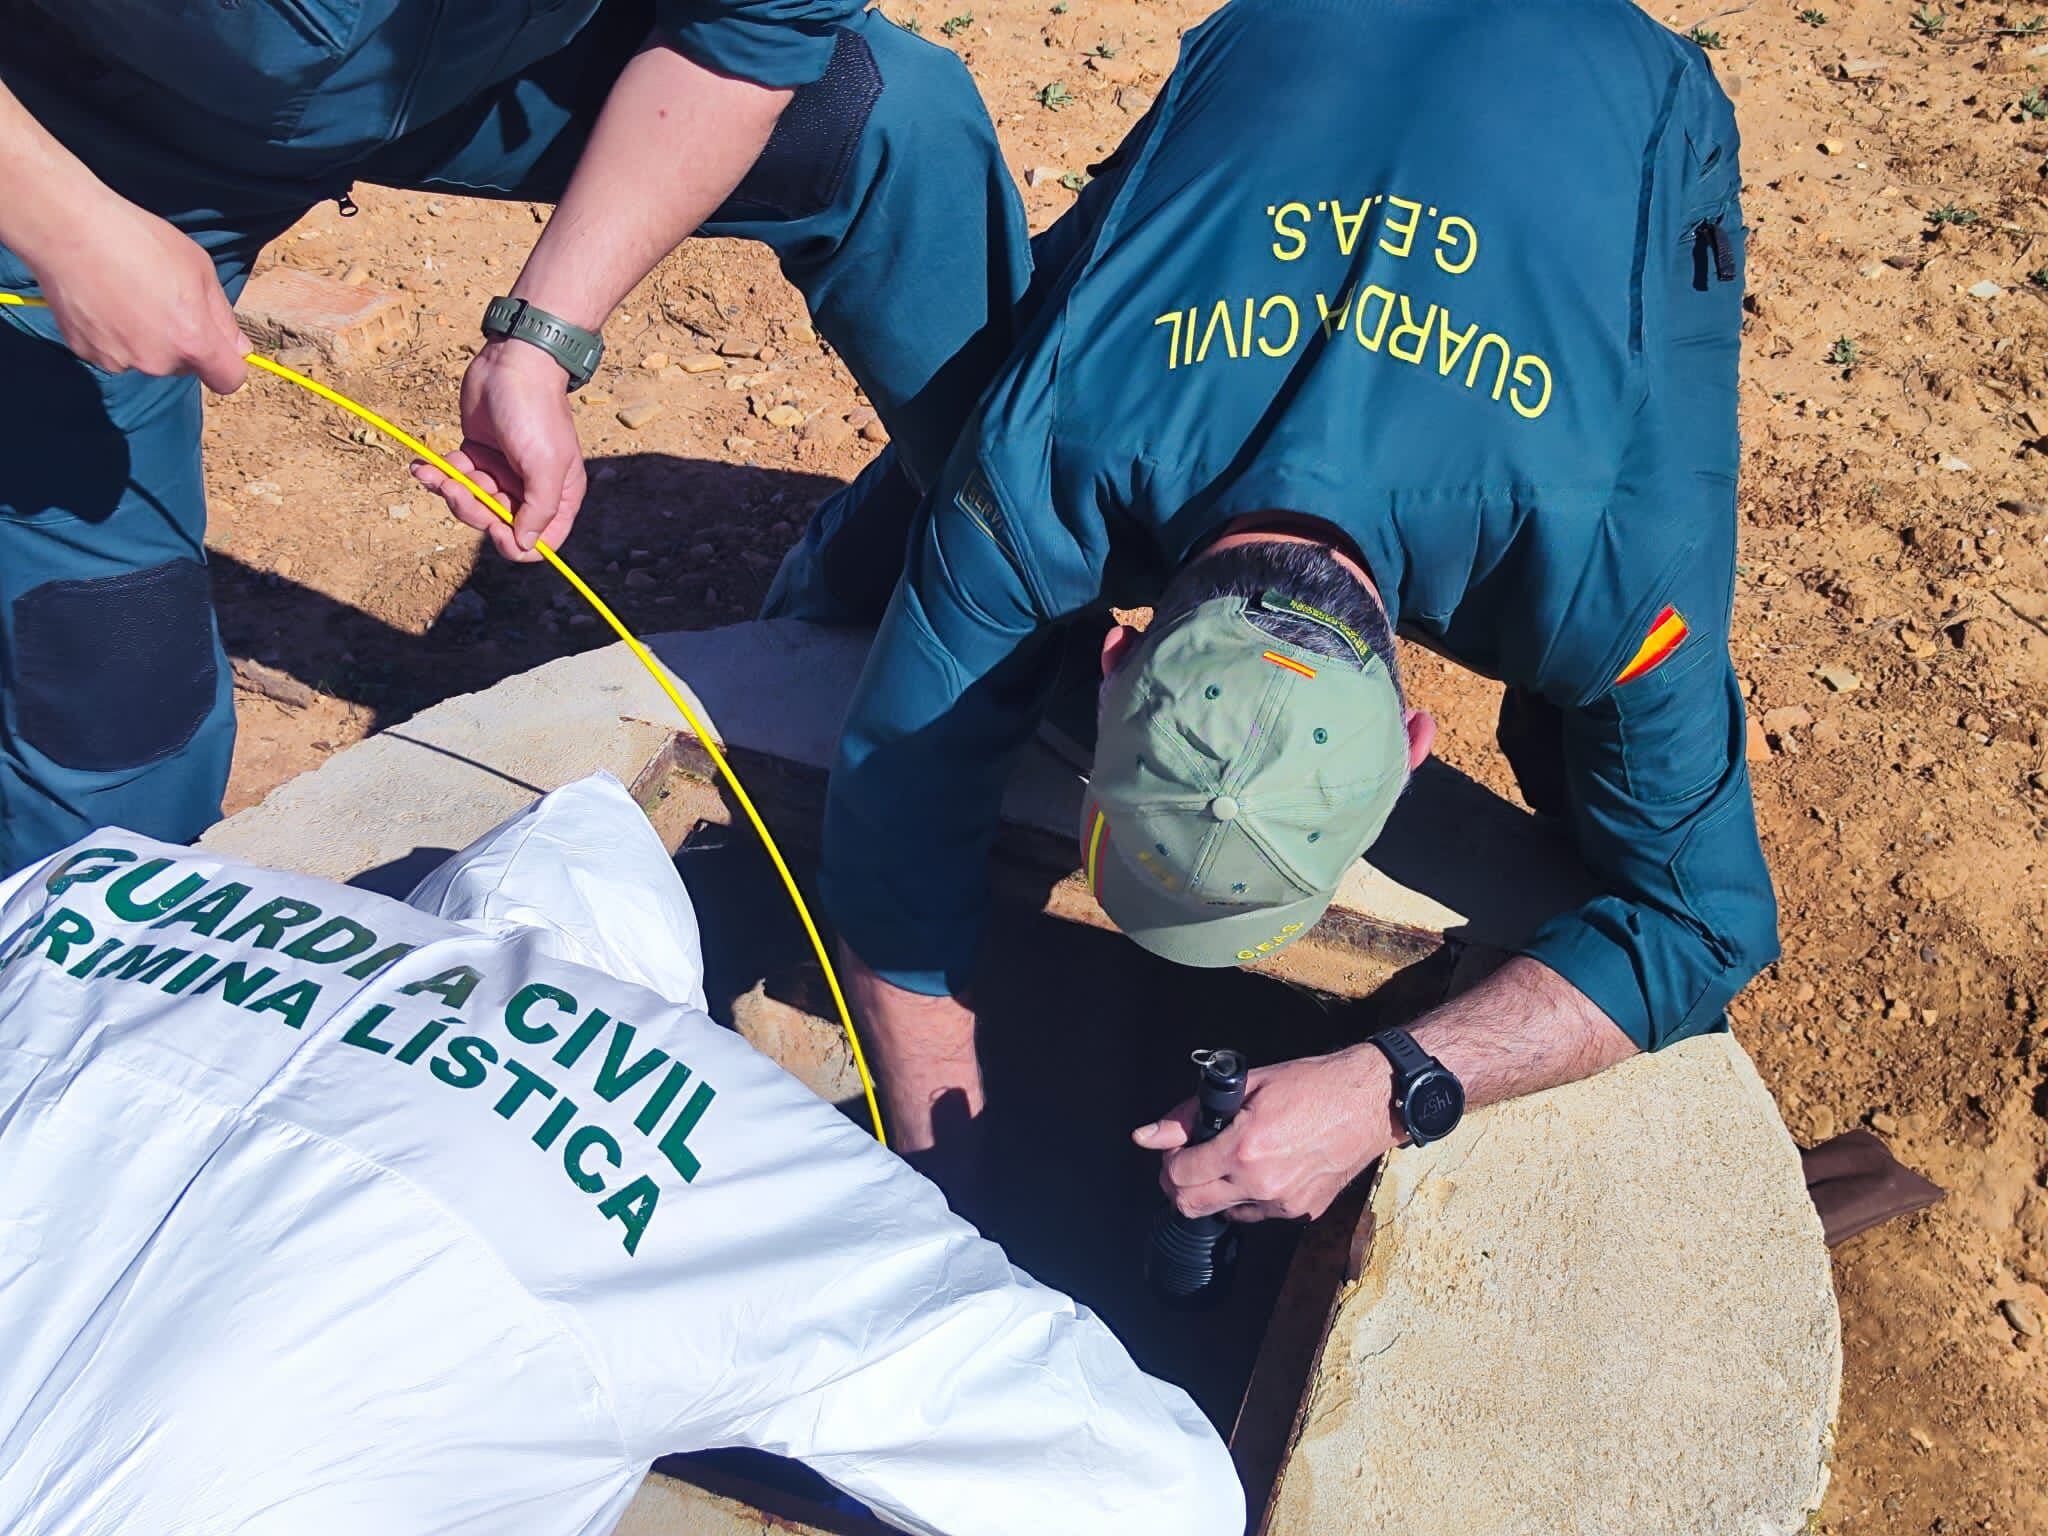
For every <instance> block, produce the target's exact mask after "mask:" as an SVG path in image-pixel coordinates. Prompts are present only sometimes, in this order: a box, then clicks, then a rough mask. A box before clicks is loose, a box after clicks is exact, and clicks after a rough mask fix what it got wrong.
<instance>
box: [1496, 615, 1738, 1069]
mask: <svg viewBox="0 0 2048 1536" xmlns="http://www.w3.org/2000/svg"><path fill="white" fill-rule="evenodd" d="M1680 663H1683V665H1680ZM1667 668H1670V669H1672V670H1671V675H1669V676H1666V675H1665V672H1666V670H1667ZM1744 730H1745V726H1744V720H1743V711H1742V695H1741V691H1740V689H1739V688H1738V687H1737V685H1736V680H1735V670H1734V667H1733V665H1732V663H1731V662H1730V661H1729V660H1728V655H1727V651H1726V649H1725V648H1716V647H1713V646H1712V645H1705V646H1701V647H1699V648H1698V650H1697V651H1696V652H1695V654H1694V655H1692V656H1686V655H1685V654H1684V653H1683V652H1681V653H1680V655H1679V656H1678V657H1677V658H1675V659H1674V661H1673V662H1672V663H1667V667H1660V668H1658V669H1657V670H1655V671H1652V672H1650V673H1648V674H1646V675H1645V676H1643V677H1641V678H1638V679H1636V680H1635V681H1633V682H1630V683H1625V684H1621V685H1620V686H1618V687H1616V688H1614V689H1612V690H1610V692H1609V693H1608V694H1607V695H1606V696H1605V697H1604V698H1601V699H1597V700H1595V701H1594V702H1593V703H1592V704H1590V705H1588V706H1586V707H1585V708H1582V709H1577V710H1567V711H1565V716H1564V758H1565V774H1566V779H1567V787H1568V792H1569V796H1570V801H1571V813H1570V814H1571V818H1572V830H1573V834H1574V836H1575V838H1576V841H1577V843H1578V847H1579V852H1580V854H1581V856H1582V857H1583V858H1584V859H1585V861H1586V863H1587V865H1588V866H1589V867H1590V868H1591V869H1592V871H1593V873H1594V875H1595V876H1596V877H1597V878H1598V879H1599V881H1600V882H1601V884H1602V885H1603V886H1604V887H1605V888H1606V893H1605V894H1603V895H1601V896H1599V897H1597V898H1595V899H1594V900H1592V901H1589V902H1587V903H1586V904H1585V905H1584V906H1582V907H1580V908H1579V909H1578V910H1577V911H1574V912H1570V913H1567V914H1565V915H1564V916H1562V917H1559V918H1556V919H1554V920H1552V921H1551V922H1550V923H1548V924H1547V925H1545V926H1544V928H1543V929H1542V930H1541V931H1539V932H1538V933H1537V934H1536V936H1535V937H1534V938H1533V939H1532V940H1531V941H1530V942H1529V944H1528V945H1527V946H1526V947H1525V949H1524V951H1523V952H1524V953H1526V954H1528V955H1530V956H1532V957H1534V958H1535V959H1537V960H1540V961H1542V962H1543V963H1544V964H1546V965H1548V966H1550V967H1551V968H1552V969H1553V970H1555V971H1557V972H1558V973H1559V974H1560V975H1562V976H1563V977H1564V978H1565V979H1566V980H1568V981H1570V982H1571V983H1572V984H1573V985H1574V986H1576V987H1577V988H1578V989H1579V990H1580V991H1581V992H1584V993H1585V994H1586V996H1588V997H1589V998H1591V999H1592V1000H1593V1002H1594V1003H1596V1004H1597V1005H1598V1006H1599V1007H1600V1009H1601V1011H1602V1012H1604V1013H1605V1014H1606V1015H1607V1016H1608V1017H1609V1018H1610V1019H1612V1020H1613V1021H1614V1022H1615V1023H1616V1024H1617V1025H1618V1026H1619V1027H1620V1028H1621V1030H1622V1031H1623V1033H1625V1034H1626V1035H1628V1037H1629V1038H1630V1039H1631V1040H1633V1041H1635V1043H1636V1044H1637V1045H1638V1046H1640V1047H1642V1048H1643V1049H1644V1050H1656V1049H1657V1048H1659V1047H1660V1046H1665V1045H1670V1044H1671V1043H1673V1042H1674V1041H1677V1040H1682V1039H1684V1038H1686V1037H1687V1036H1689V1035H1695V1034H1699V1033H1700V1032H1702V1031H1704V1030H1708V1029H1711V1028H1714V1027H1715V1026H1716V1025H1717V1024H1718V1023H1719V1022H1720V1019H1721V1010H1722V1009H1723V1008H1725V1007H1726V1006H1727V1004H1728V1001H1729V999H1731V998H1732V997H1734V996H1735V994H1736V993H1737V992H1739V991H1740V990H1741V989H1742V987H1743V986H1744V985H1745V984H1746V983H1747V982H1748V981H1749V980H1750V978H1751V977H1753V976H1755V975H1756V973H1757V972H1758V971H1760V970H1762V969H1763V967H1765V966H1766V965H1768V964H1770V963H1771V961H1773V960H1775V959H1776V958H1777V955H1778V909H1777V901H1776V899H1775V897H1774V896H1773V895H1772V893H1771V879H1770V872H1769V870H1768V869H1766V868H1765V865H1764V858H1763V850H1762V848H1761V847H1760V846H1759V844H1758V842H1757V833H1756V813H1755V809H1754V807H1753V805H1752V804H1751V800H1750V789H1749V771H1748V768H1747V765H1746V764H1745V761H1744V756H1743V748H1744Z"/></svg>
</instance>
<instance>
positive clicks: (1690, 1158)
mask: <svg viewBox="0 0 2048 1536" xmlns="http://www.w3.org/2000/svg"><path fill="white" fill-rule="evenodd" d="M1371 1214H1372V1218H1373V1222H1374V1225H1373V1228H1372V1234H1371V1239H1370V1243H1369V1245H1368V1247H1367V1249H1366V1253H1365V1257H1364V1264H1363V1270H1362V1272H1361V1273H1360V1275H1359V1278H1358V1279H1357V1280H1356V1281H1355V1282H1354V1283H1353V1284H1351V1285H1350V1286H1349V1287H1348V1288H1347V1289H1346V1290H1345V1291H1344V1292H1343V1294H1342V1295H1341V1297H1340V1299H1339V1301H1338V1304H1337V1308H1336V1313H1335V1317H1334V1321H1333V1322H1332V1325H1331V1328H1330V1332H1329V1335H1328V1338H1327V1340H1326V1341H1325V1343H1324V1345H1323V1348H1322V1353H1321V1357H1320V1360H1319V1362H1318V1364H1317V1367H1316V1369H1315V1371H1314V1373H1313V1375H1312V1378H1311V1382H1310V1386H1309V1393H1308V1396H1307V1398H1306V1400H1305V1401H1304V1403H1303V1407H1302V1413H1301V1418H1300V1420H1299V1426H1298V1429H1297V1434H1296V1438H1295V1441H1294V1444H1293V1446H1292V1447H1291V1449H1290V1451H1289V1453H1288V1455H1287V1457H1286V1460H1285V1463H1284V1465H1283V1467H1282V1469H1281V1473H1280V1477H1279V1480H1278V1483H1277V1485H1276V1487H1275V1489H1274V1495H1273V1502H1272V1505H1271V1506H1270V1509H1269V1514H1268V1518H1267V1520H1266V1523H1265V1526H1264V1530H1265V1531H1266V1532H1268V1533H1275V1536H1311V1533H1313V1536H1345V1533H1350V1532H1357V1533H1360V1536H1364V1533H1367V1532H1370V1533H1372V1536H1435V1533H1438V1532H1443V1531H1458V1532H1462V1533H1467V1536H1534V1533H1539V1532H1540V1533H1542V1536H1610V1533H1611V1536H1640V1533H1643V1532H1665V1531H1672V1532H1677V1531H1682V1532H1685V1533H1686V1536H1792V1533H1794V1532H1803V1531H1805V1530H1806V1529H1807V1528H1808V1516H1809V1514H1810V1513H1811V1512H1812V1511H1813V1510H1815V1509H1817V1508H1818V1507H1819V1505H1820V1500H1821V1494H1822V1492H1823V1490H1824V1489H1825V1488H1826V1486H1827V1475H1828V1474H1827V1464H1828V1452H1829V1447H1830V1444H1831V1442H1832V1440H1833V1436H1834V1420H1835V1411H1836V1406H1837V1402H1838V1398H1839V1395H1840V1388H1841V1362H1842V1355H1841V1329H1840V1320H1839V1318H1838V1317H1837V1315H1836V1310H1835V1297H1834V1290H1833V1286H1832V1281H1831V1273H1830V1269H1829V1263H1828V1254H1827V1248H1826V1245H1825V1244H1824V1242H1823V1241H1822V1237H1821V1228H1820V1221H1819V1218H1818V1217H1817V1216H1816V1215H1815V1214H1814V1210H1813V1206H1812V1203H1811V1202H1810V1200H1809V1199H1808V1198H1807V1194H1806V1189H1805V1183H1804V1180H1803V1178H1802V1176H1801V1173H1800V1167H1799V1156H1798V1149H1797V1148H1796V1147H1795V1146H1794V1145H1793V1143H1792V1139H1791V1137H1790V1136H1789V1135H1787V1134H1786V1131H1785V1128H1784V1126H1783V1124H1782V1123H1781V1122H1780V1120H1779V1118H1778V1112H1777V1108H1776V1106H1775V1105H1774V1104H1773V1103H1772V1101H1771V1097H1770V1094H1769V1093H1768V1092H1767V1091H1766V1090H1765V1088H1764V1086H1763V1083H1762V1082H1761V1081H1760V1080H1759V1079H1758V1077H1757V1075H1756V1070H1755V1068H1754V1067H1753V1066H1752V1065H1751V1064H1750V1061H1749V1058H1748V1057H1747V1056H1746V1055H1744V1054H1743V1052H1742V1049H1741V1047H1739V1046H1738V1045H1736V1044H1735V1042H1734V1040H1733V1039H1732V1038H1731V1037H1729V1036H1727V1035H1709V1036H1704V1037H1700V1038H1697V1039H1694V1040H1690V1041H1686V1042H1684V1043H1682V1044H1680V1045H1678V1046H1674V1047H1672V1048H1670V1049H1668V1050H1666V1051H1663V1052H1660V1053H1659V1054H1657V1055H1655V1056H1648V1057H1638V1058H1637V1059H1635V1060H1633V1061H1630V1062H1627V1063H1625V1064H1623V1065H1622V1066H1621V1067H1619V1068H1617V1069H1615V1070H1614V1071H1611V1072H1607V1073H1604V1074H1602V1075H1601V1076H1599V1077H1597V1078H1593V1079H1591V1080H1589V1081H1587V1082H1583V1083H1577V1084H1573V1085H1572V1086H1570V1087H1567V1088H1562V1089H1558V1090H1556V1091H1555V1092H1552V1093H1546V1094H1540V1095H1537V1096H1536V1097H1534V1098H1529V1099H1523V1100H1520V1101H1517V1102H1515V1103H1512V1104H1506V1105H1500V1106H1496V1107H1495V1108H1493V1109H1490V1110H1486V1111H1484V1112H1482V1113H1480V1114H1478V1115H1475V1116H1473V1117H1472V1119H1471V1120H1469V1121H1468V1122H1467V1124H1466V1125H1465V1126H1464V1127H1463V1128H1462V1129H1460V1130H1459V1131H1458V1133H1457V1134H1456V1135H1454V1136H1452V1137H1451V1138H1450V1139H1449V1140H1447V1141H1445V1142H1442V1143H1439V1144H1437V1145H1435V1146H1431V1147H1427V1148H1421V1149H1401V1150H1398V1151H1396V1152H1394V1153H1392V1154H1391V1155H1389V1157H1388V1158H1387V1159H1386V1161H1385V1163H1384V1165H1383V1168H1382V1172H1381V1175H1380V1178H1379V1182H1378V1186H1377V1188H1376V1189H1375V1190H1374V1191H1373V1195H1372V1201H1371Z"/></svg>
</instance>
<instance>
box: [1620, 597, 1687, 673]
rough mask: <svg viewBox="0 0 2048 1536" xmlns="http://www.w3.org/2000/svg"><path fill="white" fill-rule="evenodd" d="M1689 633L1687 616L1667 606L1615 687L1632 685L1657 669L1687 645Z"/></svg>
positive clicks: (1651, 627) (1658, 616)
mask: <svg viewBox="0 0 2048 1536" xmlns="http://www.w3.org/2000/svg"><path fill="white" fill-rule="evenodd" d="M1687 633H1688V631H1687V630H1686V627H1685V616H1684V615H1683V614H1681V613H1680V612H1679V611H1678V610H1677V609H1676V608H1673V607H1672V606H1671V605H1670V604H1669V603H1667V604H1665V605H1664V611H1663V612H1661V613H1659V614H1658V615H1657V619H1656V622H1655V623H1653V624H1652V625H1651V626H1650V632H1649V634H1647V635H1645V636H1644V637H1643V643H1642V645H1640V646H1639V647H1638V648H1637V649H1636V653H1635V655H1634V656H1632V657H1631V658H1630V659H1629V664H1628V665H1627V666H1625V667H1623V668H1622V669H1621V674H1620V676H1618V677H1616V678H1615V680H1614V682H1615V686H1617V687H1619V686H1620V685H1621V684H1623V683H1632V682H1634V681H1635V680H1636V679H1637V678H1639V677H1641V676H1642V675H1643V674H1644V673H1645V672H1648V671H1650V670H1652V669H1653V668H1655V667H1656V666H1657V664H1658V663H1659V662H1661V661H1663V660H1664V658H1665V657H1667V656H1669V655H1670V654H1671V653H1672V652H1673V651H1675V650H1677V649H1678V648H1679V646H1681V645H1683V644H1684V643H1685V637H1686V634H1687Z"/></svg>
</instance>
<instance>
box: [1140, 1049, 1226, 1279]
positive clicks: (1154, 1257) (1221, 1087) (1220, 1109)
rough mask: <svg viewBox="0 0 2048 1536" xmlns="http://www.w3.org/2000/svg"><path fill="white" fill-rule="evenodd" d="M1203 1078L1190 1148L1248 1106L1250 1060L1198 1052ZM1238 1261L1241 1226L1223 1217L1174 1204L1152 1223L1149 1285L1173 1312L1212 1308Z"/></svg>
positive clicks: (1147, 1262)
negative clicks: (1193, 1213)
mask: <svg viewBox="0 0 2048 1536" xmlns="http://www.w3.org/2000/svg"><path fill="white" fill-rule="evenodd" d="M1194 1063H1195V1066H1196V1068H1197V1069H1198V1070H1199V1071H1200V1073H1201V1080H1200V1082H1199V1083H1198V1084H1197V1085H1196V1088H1195V1104H1196V1110H1195V1124H1194V1128H1193V1129H1192V1130H1191V1131H1189V1132H1188V1145H1189V1146H1191V1147H1194V1146H1200V1145H1201V1144H1202V1143H1203V1142H1205V1141H1208V1140H1210V1139H1211V1138H1212V1137H1214V1136H1217V1135H1219V1134H1221V1132H1222V1130H1223V1128H1224V1127H1225V1126H1226V1125H1228V1124H1230V1122H1231V1121H1232V1120H1234V1119H1236V1118H1237V1112H1238V1110H1239V1109H1240V1108H1241V1107H1242V1106H1243V1104H1244V1079H1245V1065H1244V1055H1243V1053H1242V1052H1239V1051H1196V1052H1195V1053H1194ZM1236 1260H1237V1227H1236V1224H1235V1223H1234V1222H1231V1221H1228V1220H1226V1219H1225V1218H1223V1217H1222V1216H1183V1215H1181V1213H1180V1212H1179V1211H1177V1210H1175V1209H1174V1208H1173V1206H1172V1205H1171V1204H1170V1203H1169V1204H1168V1205H1167V1207H1166V1209H1165V1210H1163V1211H1161V1212H1160V1213H1159V1215H1158V1217H1157V1218H1156V1219H1155V1220H1154V1221H1153V1223H1152V1233H1151V1238H1150V1241H1149V1242H1148V1243H1147V1244H1146V1247H1145V1281H1146V1283H1147V1284H1148V1285H1150V1286H1151V1288H1152V1294H1153V1295H1154V1296H1156V1297H1158V1298H1159V1300H1160V1301H1161V1302H1163V1303H1164V1304H1165V1305H1167V1306H1169V1307H1185V1308H1190V1309H1193V1308H1200V1307H1211V1306H1214V1305H1216V1303H1217V1302H1219V1301H1221V1300H1222V1299H1223V1297H1224V1295H1225V1293H1226V1292H1227V1291H1228V1290H1229V1287H1230V1275H1231V1270H1232V1267H1233V1266H1234V1265H1235V1263H1236Z"/></svg>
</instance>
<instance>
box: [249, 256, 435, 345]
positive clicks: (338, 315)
mask: <svg viewBox="0 0 2048 1536" xmlns="http://www.w3.org/2000/svg"><path fill="white" fill-rule="evenodd" d="M235 317H236V318H237V319H238V320H240V321H241V323H242V329H243V330H244V331H246V332H247V333H248V335H249V338H250V340H252V341H254V342H255V343H256V345H257V346H259V347H261V348H263V349H264V350H266V351H270V352H280V351H283V350H284V349H285V348H287V347H312V348H313V349H315V350H316V351H318V352H319V353H320V355H321V356H322V357H324V358H326V359H327V360H328V361H329V362H331V363H342V364H348V363H358V362H362V361H363V360H365V359H366V358H368V357H370V356H371V355H372V354H374V353H375V352H376V351H377V350H378V348H379V347H381V346H382V345H383V344H384V343H385V342H386V341H395V340H397V339H398V338H399V337H400V336H402V335H403V333H404V327H405V319H406V306H405V301H404V300H403V299H401V298H400V297H399V296H398V295H397V294H395V293H389V292H386V291H385V290H384V289H381V288H371V287H369V286H367V285H358V284H351V283H345V282H343V281H341V280H340V279H339V278H333V277H326V276H323V275H322V274H320V273H318V272H302V271H300V270H299V269H298V268H296V267H271V268H270V269H269V270H268V271H264V272H259V273H258V274H257V275H256V276H254V277H252V278H250V279H249V284H248V286H247V287H246V288H244V289H243V290H242V297H241V299H240V300H239V301H238V302H237V303H236V305H235Z"/></svg>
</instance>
